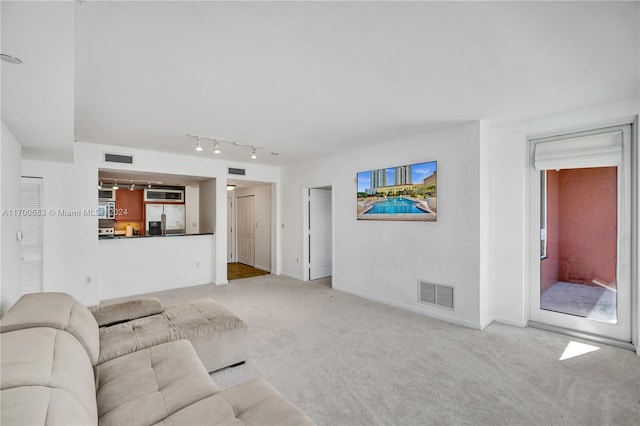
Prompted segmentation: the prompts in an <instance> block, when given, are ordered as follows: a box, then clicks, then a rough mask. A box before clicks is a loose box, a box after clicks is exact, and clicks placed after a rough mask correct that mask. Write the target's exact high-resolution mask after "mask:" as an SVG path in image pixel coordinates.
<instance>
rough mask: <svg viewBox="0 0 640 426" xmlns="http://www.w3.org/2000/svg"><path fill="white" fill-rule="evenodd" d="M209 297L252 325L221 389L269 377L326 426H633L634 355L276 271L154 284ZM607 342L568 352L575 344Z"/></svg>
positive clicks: (639, 397) (639, 394) (183, 295)
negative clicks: (441, 314) (481, 325)
mask: <svg viewBox="0 0 640 426" xmlns="http://www.w3.org/2000/svg"><path fill="white" fill-rule="evenodd" d="M154 295H157V296H159V297H160V298H161V299H163V300H164V301H165V302H178V301H183V300H188V299H192V298H198V297H212V298H215V299H217V300H219V301H220V302H221V303H223V304H225V305H226V306H227V307H229V308H230V309H232V310H233V311H234V312H236V313H237V314H238V315H239V316H240V317H242V318H243V319H244V320H245V321H246V322H247V323H248V325H249V339H250V352H249V359H248V361H247V363H246V364H245V365H242V366H239V367H234V368H230V369H226V370H222V371H219V372H216V373H214V374H212V377H213V378H214V379H215V381H216V382H217V383H218V384H219V385H220V386H221V387H223V388H227V387H229V386H232V385H234V384H237V383H240V382H243V381H246V380H249V379H251V378H254V377H263V378H265V379H266V380H267V381H268V382H270V383H271V384H272V385H273V386H274V387H276V388H277V389H278V390H279V391H280V392H281V393H282V394H284V395H285V396H286V397H287V398H289V399H290V400H291V401H292V402H293V403H294V404H296V405H297V406H298V407H300V408H301V409H302V410H304V411H305V412H306V413H307V414H308V415H309V416H310V417H311V418H312V419H313V420H314V421H315V422H316V423H318V424H320V425H443V424H472V425H529V424H554V425H555V424H558V425H625V424H626V425H631V424H638V419H640V357H637V356H636V355H635V354H634V353H633V352H630V351H626V350H622V349H617V348H613V347H609V346H605V345H601V344H595V343H591V342H586V341H582V340H579V339H575V338H571V337H567V336H562V335H558V334H553V333H550V332H546V331H542V330H536V329H531V328H526V329H521V328H517V327H511V326H506V325H502V324H497V323H494V324H492V325H490V326H489V327H487V328H486V329H485V330H484V331H476V330H471V329H468V328H465V327H461V326H457V325H453V324H449V323H446V322H442V321H438V320H435V319H431V318H429V317H426V316H422V315H418V314H414V313H411V312H407V311H404V310H401V309H397V308H393V307H389V306H386V305H381V304H378V303H374V302H370V301H367V300H363V299H360V298H357V297H354V296H350V295H347V294H344V293H340V292H337V291H334V290H331V288H330V282H329V281H328V280H320V281H315V282H310V283H302V282H299V281H295V280H292V279H289V278H284V277H276V276H273V275H268V276H263V277H256V278H248V279H244V280H237V281H234V282H233V283H231V284H228V285H226V286H213V285H203V286H197V287H190V288H188V289H179V290H171V291H166V292H161V293H154ZM571 341H575V342H582V343H587V344H589V345H594V346H597V347H599V349H598V350H596V351H593V352H590V353H588V354H585V355H581V356H577V357H574V358H570V359H566V360H564V361H560V360H559V358H560V357H561V355H562V354H563V352H564V350H565V348H566V347H567V345H568V344H569V343H570V342H571Z"/></svg>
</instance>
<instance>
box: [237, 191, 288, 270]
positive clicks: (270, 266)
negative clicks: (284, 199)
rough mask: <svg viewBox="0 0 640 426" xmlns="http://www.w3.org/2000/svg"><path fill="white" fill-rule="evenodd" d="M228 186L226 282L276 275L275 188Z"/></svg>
mask: <svg viewBox="0 0 640 426" xmlns="http://www.w3.org/2000/svg"><path fill="white" fill-rule="evenodd" d="M227 185H228V186H227V191H228V192H227V279H228V280H232V279H237V278H247V277H250V276H259V275H265V274H270V273H275V271H276V247H275V242H276V228H275V226H276V225H275V216H276V213H275V200H276V195H275V184H274V183H268V182H257V181H241V180H233V181H228V182H227ZM233 277H237V278H233Z"/></svg>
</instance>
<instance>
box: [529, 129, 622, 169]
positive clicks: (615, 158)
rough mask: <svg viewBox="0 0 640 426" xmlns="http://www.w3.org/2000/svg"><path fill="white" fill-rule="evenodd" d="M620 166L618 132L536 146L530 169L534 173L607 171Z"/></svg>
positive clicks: (620, 156) (619, 137) (620, 154)
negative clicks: (585, 169)
mask: <svg viewBox="0 0 640 426" xmlns="http://www.w3.org/2000/svg"><path fill="white" fill-rule="evenodd" d="M620 164H622V132H621V131H614V132H608V133H600V134H596V135H590V136H582V137H577V138H570V139H560V140H554V141H549V142H539V143H537V144H536V147H535V157H534V166H535V168H536V169H537V170H556V169H580V168H586V167H608V166H617V165H620Z"/></svg>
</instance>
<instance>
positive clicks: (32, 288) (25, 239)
mask: <svg viewBox="0 0 640 426" xmlns="http://www.w3.org/2000/svg"><path fill="white" fill-rule="evenodd" d="M20 198H21V208H22V209H23V212H24V214H22V215H21V216H20V228H21V231H22V240H21V241H20V257H21V259H22V260H21V262H20V274H21V280H22V294H26V293H37V292H40V291H42V216H41V215H38V214H34V212H38V211H40V209H41V208H42V179H40V178H27V177H23V178H22V183H21V186H20ZM29 213H30V214H29Z"/></svg>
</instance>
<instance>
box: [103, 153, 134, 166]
mask: <svg viewBox="0 0 640 426" xmlns="http://www.w3.org/2000/svg"><path fill="white" fill-rule="evenodd" d="M102 160H103V161H104V162H105V163H118V164H133V155H127V154H113V153H111V152H105V153H103V156H102Z"/></svg>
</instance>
